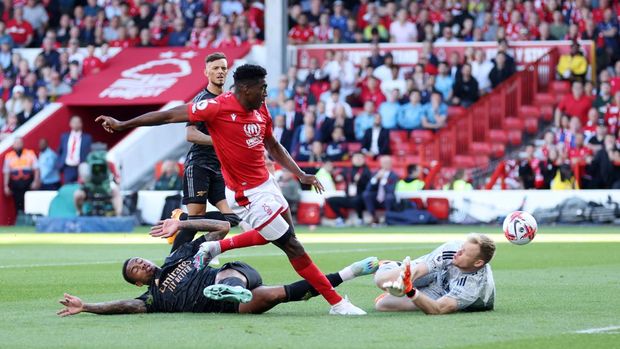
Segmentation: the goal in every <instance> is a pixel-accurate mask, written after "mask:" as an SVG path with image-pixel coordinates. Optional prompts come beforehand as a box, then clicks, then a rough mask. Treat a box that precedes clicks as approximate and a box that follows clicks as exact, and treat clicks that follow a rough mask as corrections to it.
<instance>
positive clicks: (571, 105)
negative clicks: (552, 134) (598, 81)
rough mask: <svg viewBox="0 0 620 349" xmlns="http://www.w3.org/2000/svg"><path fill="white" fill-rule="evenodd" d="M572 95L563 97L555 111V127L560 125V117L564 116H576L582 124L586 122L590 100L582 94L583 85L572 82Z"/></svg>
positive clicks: (590, 105)
mask: <svg viewBox="0 0 620 349" xmlns="http://www.w3.org/2000/svg"><path fill="white" fill-rule="evenodd" d="M571 91H572V93H571V94H568V95H566V96H564V98H562V101H561V102H560V104H559V105H558V107H557V108H556V109H555V125H556V126H557V125H560V117H561V116H562V115H563V114H564V115H568V116H576V117H578V118H579V119H580V120H581V123H582V124H585V123H586V122H587V121H588V110H590V108H591V107H592V99H591V98H590V97H589V96H586V95H585V94H584V93H583V84H582V83H581V82H579V81H575V82H573V86H572V89H571Z"/></svg>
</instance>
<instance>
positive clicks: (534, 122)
mask: <svg viewBox="0 0 620 349" xmlns="http://www.w3.org/2000/svg"><path fill="white" fill-rule="evenodd" d="M525 132H527V133H529V134H532V135H533V134H536V132H538V119H536V118H527V119H525Z"/></svg>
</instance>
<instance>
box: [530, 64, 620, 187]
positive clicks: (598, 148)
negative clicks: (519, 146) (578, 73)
mask: <svg viewBox="0 0 620 349" xmlns="http://www.w3.org/2000/svg"><path fill="white" fill-rule="evenodd" d="M618 68H620V64H618ZM619 72H620V70H619ZM611 76H612V75H611V74H610V72H609V71H607V70H603V71H602V72H601V74H600V75H599V89H598V91H594V92H592V91H591V92H586V91H587V90H585V89H584V84H583V83H582V82H581V81H579V80H576V81H574V82H573V83H572V85H571V91H570V93H568V94H566V95H565V96H564V97H563V98H562V100H561V101H560V103H559V104H558V106H557V108H556V110H555V120H554V123H553V125H552V127H550V128H549V129H548V131H546V132H545V133H544V136H543V138H542V139H540V140H538V141H537V142H536V143H535V144H528V145H527V146H526V148H525V151H524V153H523V154H522V158H521V160H520V162H519V164H518V173H519V178H520V183H521V185H522V186H523V188H525V189H549V188H550V189H581V188H583V189H609V188H613V189H620V128H619V127H618V126H619V124H618V116H619V114H620V91H617V90H616V91H614V93H613V95H612V87H611V81H612V80H613V79H617V78H619V77H620V75H617V74H615V75H613V76H614V77H613V78H612V77H611Z"/></svg>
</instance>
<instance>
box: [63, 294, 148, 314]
mask: <svg viewBox="0 0 620 349" xmlns="http://www.w3.org/2000/svg"><path fill="white" fill-rule="evenodd" d="M60 304H62V305H64V306H65V307H64V308H63V309H61V310H60V311H59V312H57V313H56V314H57V315H59V316H63V317H64V316H69V315H76V314H79V313H81V312H87V313H93V314H101V315H108V314H138V313H146V305H145V304H144V302H143V301H141V300H139V299H127V300H122V301H111V302H102V303H84V302H82V300H81V299H79V298H78V297H75V296H72V295H70V294H68V293H65V296H64V298H63V299H62V300H60Z"/></svg>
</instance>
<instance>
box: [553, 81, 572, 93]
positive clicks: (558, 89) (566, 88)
mask: <svg viewBox="0 0 620 349" xmlns="http://www.w3.org/2000/svg"><path fill="white" fill-rule="evenodd" d="M549 87H550V89H551V92H553V93H555V94H556V95H565V94H568V93H570V82H568V81H552V82H551V84H550V85H549Z"/></svg>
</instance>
